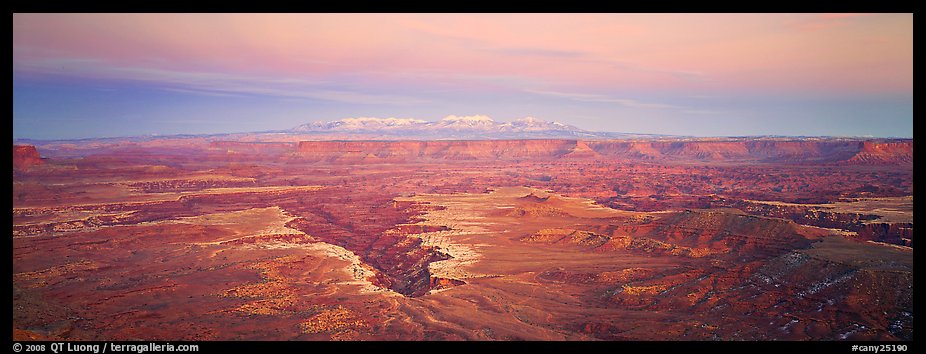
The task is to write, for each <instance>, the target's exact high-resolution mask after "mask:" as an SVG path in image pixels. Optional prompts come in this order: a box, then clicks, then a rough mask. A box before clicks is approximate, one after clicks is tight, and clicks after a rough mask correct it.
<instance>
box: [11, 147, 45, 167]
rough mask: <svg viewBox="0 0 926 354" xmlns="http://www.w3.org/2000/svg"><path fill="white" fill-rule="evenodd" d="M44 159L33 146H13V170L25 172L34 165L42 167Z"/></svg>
mask: <svg viewBox="0 0 926 354" xmlns="http://www.w3.org/2000/svg"><path fill="white" fill-rule="evenodd" d="M41 164H42V157H41V156H39V151H38V150H36V149H35V146H32V145H13V169H14V170H24V169H28V168H29V167H31V166H34V165H41Z"/></svg>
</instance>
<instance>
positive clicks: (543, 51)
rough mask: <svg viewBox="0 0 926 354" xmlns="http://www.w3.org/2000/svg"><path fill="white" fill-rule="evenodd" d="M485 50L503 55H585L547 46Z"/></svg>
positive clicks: (566, 56) (554, 56)
mask: <svg viewBox="0 0 926 354" xmlns="http://www.w3.org/2000/svg"><path fill="white" fill-rule="evenodd" d="M484 50H485V51H487V52H492V53H497V54H504V55H516V56H539V57H553V58H578V57H582V56H584V55H585V53H583V52H579V51H573V50H561V49H547V48H526V47H522V48H487V49H484Z"/></svg>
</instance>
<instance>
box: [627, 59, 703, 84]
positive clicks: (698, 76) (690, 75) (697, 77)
mask: <svg viewBox="0 0 926 354" xmlns="http://www.w3.org/2000/svg"><path fill="white" fill-rule="evenodd" d="M612 65H613V66H614V67H615V68H618V69H621V70H627V71H636V72H643V73H653V74H663V75H670V76H673V77H675V78H678V79H681V80H684V81H688V82H695V83H700V82H707V81H709V77H708V76H707V74H705V73H702V72H700V71H685V70H668V69H659V68H651V67H645V66H642V65H638V64H633V63H626V62H617V63H612Z"/></svg>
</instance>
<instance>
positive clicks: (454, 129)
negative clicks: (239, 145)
mask: <svg viewBox="0 0 926 354" xmlns="http://www.w3.org/2000/svg"><path fill="white" fill-rule="evenodd" d="M292 131H294V132H298V133H343V134H375V135H381V136H396V137H401V138H431V139H433V138H489V139H491V138H575V137H590V136H596V135H597V134H596V133H592V132H588V131H585V130H582V129H579V128H577V127H574V126H571V125H567V124H563V123H559V122H548V121H544V120H541V119H537V118H533V117H525V118H520V119H516V120H514V121H512V122H498V121H495V120H494V119H492V118H490V117H488V116H484V115H475V116H455V115H451V116H447V117H444V118H443V119H441V120H438V121H435V122H428V121H424V120H419V119H411V118H371V117H362V118H345V119H341V120H336V121H332V122H313V123H308V124H303V125H300V126H298V127H295V128H293V129H292Z"/></svg>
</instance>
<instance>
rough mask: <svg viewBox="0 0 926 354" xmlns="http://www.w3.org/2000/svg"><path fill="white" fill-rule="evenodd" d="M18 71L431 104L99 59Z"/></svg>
mask: <svg viewBox="0 0 926 354" xmlns="http://www.w3.org/2000/svg"><path fill="white" fill-rule="evenodd" d="M15 71H20V72H29V73H38V74H48V75H63V76H69V77H79V78H88V79H101V80H124V81H140V82H147V83H152V84H156V85H159V86H160V88H161V89H164V90H170V91H175V92H185V93H197V94H202V95H211V96H216V95H220V96H221V95H262V96H272V97H280V98H300V99H315V100H326V101H336V102H343V103H354V104H385V105H417V104H423V103H427V102H428V101H426V100H423V99H420V98H417V97H409V96H402V95H394V94H378V93H365V92H358V91H356V90H349V89H344V88H340V87H338V86H337V85H333V84H332V83H330V82H327V81H323V80H307V79H297V78H289V77H272V76H257V75H244V74H231V73H218V72H201V71H181V70H168V69H156V68H147V67H133V66H112V65H109V64H107V63H106V62H104V61H101V60H96V59H81V58H55V59H45V60H37V61H32V62H27V63H20V64H19V65H16V69H15ZM342 86H343V85H342Z"/></svg>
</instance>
